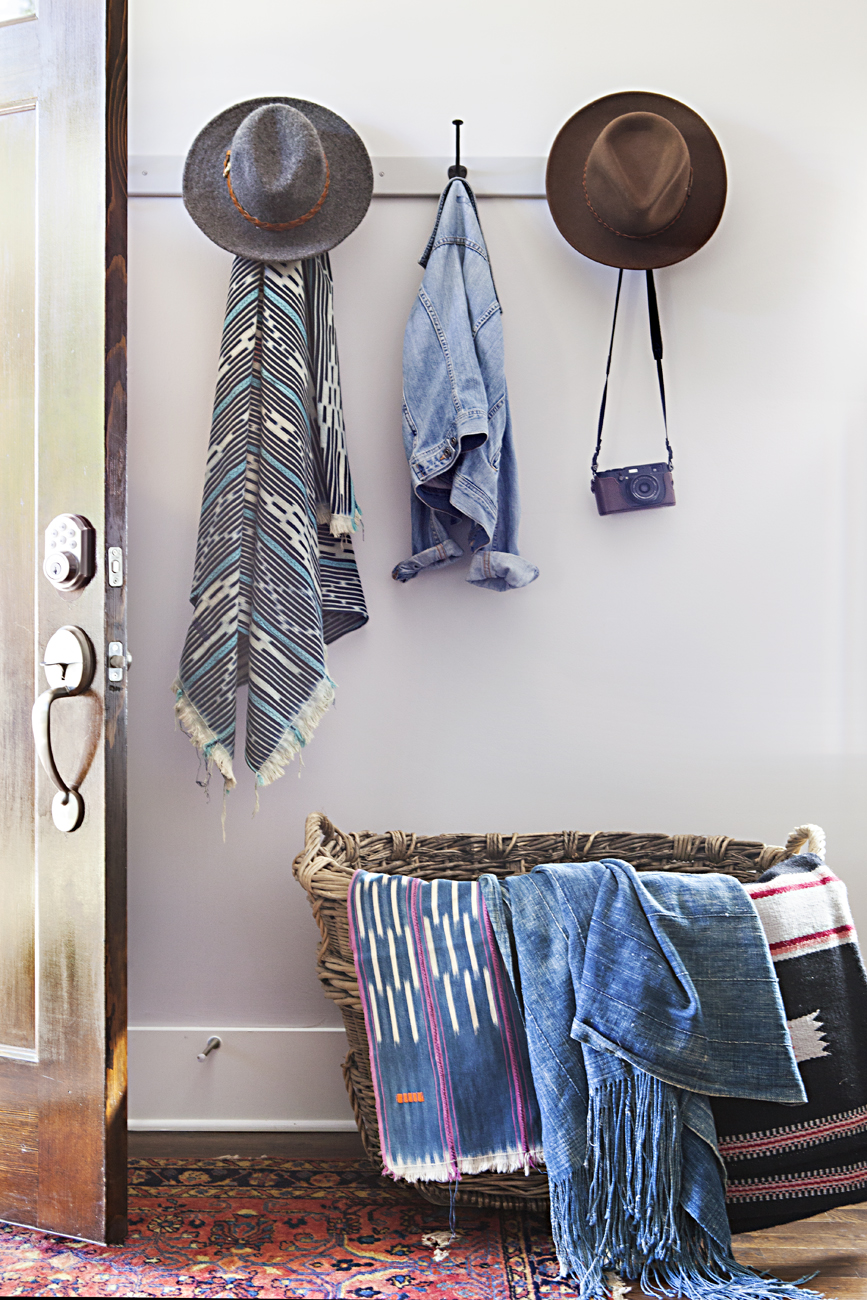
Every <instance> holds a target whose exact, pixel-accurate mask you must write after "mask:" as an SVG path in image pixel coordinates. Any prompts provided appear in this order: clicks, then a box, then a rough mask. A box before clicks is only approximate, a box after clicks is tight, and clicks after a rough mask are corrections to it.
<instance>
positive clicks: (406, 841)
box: [293, 813, 824, 1209]
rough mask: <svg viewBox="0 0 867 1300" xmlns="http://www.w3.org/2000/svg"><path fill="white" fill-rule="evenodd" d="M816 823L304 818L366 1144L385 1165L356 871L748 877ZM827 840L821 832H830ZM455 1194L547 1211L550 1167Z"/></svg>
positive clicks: (425, 1190) (471, 1180)
mask: <svg viewBox="0 0 867 1300" xmlns="http://www.w3.org/2000/svg"><path fill="white" fill-rule="evenodd" d="M814 829H815V828H813V827H799V828H798V829H797V830H796V831H793V832H792V834H791V835H790V836H789V840H788V843H787V845H786V848H780V847H777V846H776V845H770V844H759V843H755V842H753V841H750V840H733V839H726V838H725V837H724V836H721V835H718V836H714V837H705V836H702V835H638V834H631V833H628V832H612V833H609V832H607V831H596V832H595V833H594V834H592V835H586V834H582V833H579V832H577V831H560V832H553V833H551V834H548V835H512V836H508V835H408V834H406V833H405V832H404V831H388V832H386V833H385V834H384V835H373V834H371V833H370V832H368V831H362V832H361V833H360V834H358V833H350V834H347V833H345V832H344V831H340V830H338V829H337V827H336V826H334V825H332V823H331V822H330V821H329V820H328V818H327V817H326V816H324V814H322V813H313V814H312V815H311V816H310V817H308V818H307V824H306V828H305V847H304V852H303V853H299V855H298V857H297V858H296V859H295V862H294V866H293V869H294V872H295V875H296V877H297V879H298V880H299V881H300V883H301V884H302V885H303V886H304V888H305V889H306V890H307V893H308V895H309V898H310V902H311V905H312V907H313V915H314V917H315V918H316V922H317V924H318V926H319V929H320V930H321V932H322V942H321V944H320V945H319V965H318V968H317V969H318V973H319V978H320V980H321V981H322V984H323V987H324V990H325V996H326V997H329V998H331V999H332V1000H333V1001H334V1002H336V1003H337V1005H338V1006H339V1007H340V1010H341V1012H342V1013H343V1021H344V1024H345V1025H346V1034H347V1037H348V1039H349V1052H348V1054H347V1057H346V1060H345V1061H344V1063H343V1076H344V1080H345V1082H346V1088H347V1091H348V1093H349V1097H350V1100H351V1102H352V1109H353V1111H354V1112H355V1119H356V1122H357V1124H358V1131H359V1133H360V1134H361V1140H362V1142H363V1143H364V1148H365V1151H366V1152H367V1154H368V1156H370V1158H371V1159H372V1160H375V1161H377V1162H379V1163H380V1164H381V1156H380V1147H379V1129H378V1127H377V1121H376V1103H375V1100H374V1093H373V1081H372V1079H371V1074H370V1057H369V1055H368V1043H367V1034H366V1032H365V1028H364V1013H363V1011H362V1006H361V999H360V997H359V994H358V983H357V981H356V978H355V965H354V963H353V960H352V948H351V947H350V943H349V923H348V920H347V915H346V898H347V894H348V892H349V882H350V880H351V879H352V874H353V872H354V871H357V870H358V869H359V868H364V870H366V871H381V872H385V873H386V874H388V875H401V876H419V877H421V878H422V879H423V880H433V879H435V878H444V879H447V880H475V879H476V878H477V877H478V876H480V875H481V874H482V873H483V872H486V871H489V872H492V873H493V874H494V875H497V876H513V875H517V874H519V873H521V872H524V871H530V870H532V868H533V867H535V866H537V865H538V864H539V863H540V862H593V861H598V859H599V858H603V857H610V858H623V859H624V860H625V861H626V862H631V863H632V865H633V866H634V867H635V868H636V869H637V870H638V871H690V872H708V871H715V872H722V873H724V874H726V875H730V876H736V877H737V878H738V880H742V881H750V880H754V879H755V878H756V877H757V876H759V875H761V873H762V872H763V871H767V869H768V868H769V867H771V866H773V865H774V863H776V862H779V861H781V860H782V859H783V858H784V857H785V856H787V854H789V853H792V852H796V851H797V849H798V848H800V847H801V845H803V844H804V843H806V842H808V840H809V841H810V842H811V843H812V832H813V831H814ZM823 838H824V837H823ZM417 1186H418V1190H419V1191H420V1192H421V1193H422V1195H423V1196H426V1197H427V1199H428V1200H430V1201H434V1202H435V1203H437V1204H447V1203H448V1199H449V1190H448V1185H447V1184H445V1183H423V1184H422V1183H420V1184H417ZM457 1200H458V1202H460V1203H463V1204H465V1205H479V1206H484V1207H490V1208H500V1209H516V1208H519V1207H525V1208H528V1209H544V1208H547V1205H548V1179H547V1176H546V1175H545V1174H544V1173H534V1174H530V1176H529V1177H526V1176H525V1175H523V1174H474V1175H471V1176H466V1177H464V1178H462V1179H461V1181H460V1183H459V1185H458V1192H457Z"/></svg>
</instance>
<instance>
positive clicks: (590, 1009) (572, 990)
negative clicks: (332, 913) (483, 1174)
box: [479, 860, 816, 1300]
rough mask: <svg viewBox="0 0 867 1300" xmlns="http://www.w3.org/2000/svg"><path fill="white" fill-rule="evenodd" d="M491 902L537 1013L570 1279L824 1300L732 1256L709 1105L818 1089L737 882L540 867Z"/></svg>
mask: <svg viewBox="0 0 867 1300" xmlns="http://www.w3.org/2000/svg"><path fill="white" fill-rule="evenodd" d="M479 883H480V888H481V891H482V896H483V897H484V899H485V901H486V904H487V908H488V913H489V915H490V917H491V922H492V925H493V927H494V931H495V933H496V936H497V941H498V943H499V944H500V949H501V952H502V955H503V959H504V963H505V965H506V967H507V969H508V970H509V973H510V976H511V977H512V979H513V982H514V985H515V989H516V992H517V994H518V996H519V998H520V999H521V1000H522V1003H523V1009H524V1015H525V1022H526V1029H527V1037H528V1042H529V1051H530V1062H531V1066H532V1072H533V1082H534V1084H535V1088H536V1093H537V1096H538V1099H539V1107H540V1110H541V1116H542V1137H543V1145H544V1152H545V1163H546V1165H547V1168H548V1176H549V1181H550V1186H551V1223H552V1229H553V1235H554V1241H555V1245H556V1249H557V1255H558V1258H559V1260H560V1266H561V1274H562V1276H567V1275H571V1276H573V1277H575V1278H577V1279H578V1282H579V1294H580V1296H581V1300H604V1297H606V1296H607V1295H608V1294H609V1291H608V1289H607V1288H606V1286H605V1282H604V1274H605V1272H606V1271H608V1270H613V1271H615V1272H619V1273H621V1274H622V1275H624V1276H625V1277H628V1278H633V1279H640V1283H641V1286H642V1288H643V1289H644V1290H645V1291H646V1292H647V1293H648V1294H650V1295H664V1296H675V1295H680V1296H685V1297H688V1298H689V1300H780V1298H781V1297H793V1298H794V1297H802V1298H803V1297H806V1296H813V1297H815V1294H816V1293H814V1292H804V1291H802V1290H798V1289H796V1287H795V1285H794V1284H791V1283H785V1282H779V1281H777V1280H776V1279H773V1278H764V1277H760V1276H759V1275H758V1274H756V1273H754V1272H753V1271H752V1270H751V1269H748V1268H745V1267H743V1266H742V1265H739V1264H738V1263H737V1262H736V1261H735V1259H734V1258H733V1256H732V1253H731V1234H730V1231H729V1226H728V1221H727V1218H726V1210H725V1200H724V1190H723V1174H722V1163H721V1161H720V1158H719V1153H718V1151H717V1148H716V1131H715V1128H714V1123H713V1117H712V1114H711V1111H710V1105H709V1102H708V1100H707V1096H706V1095H704V1094H708V1093H711V1094H714V1095H728V1096H737V1097H756V1098H763V1099H765V1100H774V1101H777V1102H788V1103H798V1102H802V1101H803V1100H804V1090H803V1086H802V1084H801V1079H800V1075H799V1073H798V1069H797V1066H796V1063H795V1058H794V1055H793V1053H792V1048H791V1043H790V1041H789V1038H788V1034H787V1031H786V1023H785V1018H784V1014H783V1008H782V1002H781V999H780V993H779V989H778V986H777V982H776V979H775V977H774V972H773V968H772V966H771V961H770V957H769V954H768V949H767V944H766V942H765V938H764V935H763V932H762V929H761V925H760V923H759V920H758V917H757V916H756V912H755V909H754V908H753V906H752V903H751V902H750V899H749V898H748V896H747V894H746V892H745V890H744V889H743V888H742V886H741V885H740V884H739V883H738V882H737V881H736V880H734V879H732V878H731V877H727V876H717V875H702V876H684V875H676V874H662V873H642V874H641V876H640V877H639V875H638V874H637V873H636V872H635V870H634V869H633V868H632V867H630V866H629V865H628V864H627V863H625V862H619V861H616V860H607V861H605V862H601V863H599V862H594V863H584V864H580V865H574V866H548V867H537V868H536V869H535V870H534V871H533V872H532V873H531V874H529V875H527V876H518V877H510V878H509V879H507V880H505V881H503V882H502V884H501V882H500V881H499V880H498V879H497V878H496V877H494V876H482V878H481V880H480V882H479Z"/></svg>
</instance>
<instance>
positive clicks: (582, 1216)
mask: <svg viewBox="0 0 867 1300" xmlns="http://www.w3.org/2000/svg"><path fill="white" fill-rule="evenodd" d="M681 1140H682V1138H681V1118H680V1110H679V1107H678V1103H677V1098H676V1096H675V1094H674V1092H673V1090H672V1089H671V1088H670V1087H669V1086H668V1085H667V1084H664V1083H662V1082H661V1081H660V1080H658V1079H655V1078H653V1076H651V1075H648V1074H645V1073H644V1072H643V1071H634V1072H632V1073H630V1075H629V1076H628V1077H626V1078H615V1079H610V1080H608V1081H607V1082H606V1083H604V1084H603V1085H602V1086H600V1087H598V1088H595V1089H593V1091H592V1092H591V1095H590V1104H589V1107H588V1113H587V1152H588V1155H587V1162H586V1165H585V1166H584V1167H579V1168H578V1169H577V1170H573V1171H572V1173H570V1174H569V1175H567V1177H565V1178H562V1179H559V1180H555V1179H554V1178H550V1177H549V1182H550V1188H551V1225H552V1230H553V1235H554V1244H555V1247H556V1250H557V1257H558V1259H559V1260H560V1267H561V1276H563V1277H566V1276H568V1275H572V1276H574V1277H576V1278H577V1279H578V1282H579V1296H580V1300H606V1298H607V1297H608V1296H610V1294H611V1292H610V1287H609V1286H608V1284H607V1283H606V1279H605V1274H606V1273H611V1272H613V1273H619V1274H620V1275H621V1277H625V1278H630V1279H632V1280H636V1281H639V1282H640V1285H641V1288H642V1290H643V1291H644V1292H645V1293H646V1294H647V1295H649V1296H659V1297H663V1296H665V1297H674V1296H681V1297H684V1300H799V1298H800V1300H821V1297H820V1296H819V1293H818V1292H815V1291H804V1290H801V1289H800V1286H799V1283H797V1282H782V1281H778V1280H777V1279H776V1278H772V1277H765V1276H762V1275H761V1274H759V1273H756V1272H754V1271H753V1270H752V1269H750V1268H747V1267H746V1266H745V1265H742V1264H739V1263H738V1262H737V1261H736V1260H735V1258H734V1256H733V1255H732V1254H731V1251H730V1249H729V1248H728V1246H723V1245H722V1244H721V1243H720V1242H718V1241H716V1240H715V1239H714V1238H713V1237H712V1236H711V1235H710V1233H708V1232H707V1231H706V1230H705V1229H704V1228H702V1227H701V1226H700V1224H698V1223H696V1221H695V1220H694V1219H693V1218H692V1216H691V1215H689V1214H688V1213H687V1211H686V1210H685V1209H684V1208H683V1206H682V1205H681V1203H680V1151H681ZM807 1280H808V1279H806V1278H801V1279H800V1281H801V1282H803V1281H807Z"/></svg>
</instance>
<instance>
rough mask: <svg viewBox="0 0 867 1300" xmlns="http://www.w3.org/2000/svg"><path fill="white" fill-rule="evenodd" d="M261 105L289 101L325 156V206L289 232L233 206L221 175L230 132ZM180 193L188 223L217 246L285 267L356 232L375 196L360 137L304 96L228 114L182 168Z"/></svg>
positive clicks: (268, 99)
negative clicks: (258, 222) (264, 227)
mask: <svg viewBox="0 0 867 1300" xmlns="http://www.w3.org/2000/svg"><path fill="white" fill-rule="evenodd" d="M263 104H289V105H290V106H291V107H292V108H296V109H297V110H298V111H299V113H303V114H304V116H305V117H307V118H309V120H310V121H311V122H312V123H313V125H314V126H315V127H316V130H317V131H318V132H319V138H320V140H321V141H322V148H323V151H324V153H325V157H326V158H327V159H328V167H329V171H330V181H329V186H328V194H327V196H326V199H325V202H324V203H323V204H322V207H321V208H320V210H319V211H318V212H317V214H316V216H315V217H311V218H310V220H309V221H305V222H304V224H303V225H301V226H296V227H295V229H294V230H279V231H278V230H261V229H260V228H259V227H258V226H254V225H253V223H252V222H251V221H248V220H247V218H246V217H244V216H243V215H242V214H241V213H240V212H239V211H238V209H237V208H236V207H235V205H234V203H233V202H232V199H231V196H230V194H229V187H228V186H227V184H226V178H225V176H224V175H223V164H224V162H225V158H226V150H227V149H228V148H229V147H230V146H231V143H232V139H233V137H234V134H235V132H236V131H237V129H238V127H239V126H240V125H241V123H242V122H243V120H244V118H245V117H247V116H248V114H250V113H252V112H253V110H254V109H257V108H261V107H262V105H263ZM183 193H184V204H185V206H186V209H187V211H188V212H189V214H190V216H191V217H192V219H193V221H195V223H196V225H197V226H198V227H199V229H200V230H203V231H204V232H205V234H206V235H207V236H208V238H209V239H212V240H213V241H214V243H215V244H219V245H220V247H221V248H225V249H228V251H229V252H230V253H236V254H237V255H238V256H239V257H249V258H251V259H252V260H253V261H256V262H288V261H294V260H295V259H297V258H301V257H315V256H316V254H317V253H325V252H327V251H328V250H329V249H330V248H334V246H335V245H336V244H339V243H340V242H341V240H343V239H345V238H346V236H347V235H349V234H350V233H351V232H352V231H353V230H354V229H355V227H356V226H357V225H358V223H359V222H360V221H361V219H362V217H363V216H364V214H365V213H366V212H367V209H368V208H369V207H370V200H371V198H372V197H373V167H372V165H371V162H370V158H369V156H368V153H367V150H366V149H365V147H364V145H363V143H362V141H361V137H360V136H359V135H358V134H357V132H355V131H353V129H352V127H351V126H350V125H349V123H348V122H346V121H344V119H343V118H342V117H339V116H338V114H337V113H332V112H331V110H330V109H328V108H323V107H322V105H321V104H312V103H310V102H309V100H306V99H291V98H290V97H289V96H286V95H268V96H265V97H264V98H262V99H246V100H244V102H243V103H241V104H235V105H233V107H232V108H227V109H225V110H224V111H223V112H222V113H218V114H217V116H216V117H215V118H213V120H212V121H210V122H209V123H208V125H207V126H206V127H204V128H203V129H202V130H201V131H200V132H199V134H198V135H197V136H196V138H195V140H194V141H193V143H192V145H191V147H190V151H189V153H188V154H187V160H186V163H185V164H184V185H183ZM254 215H255V214H254Z"/></svg>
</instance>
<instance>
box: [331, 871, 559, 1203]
mask: <svg viewBox="0 0 867 1300" xmlns="http://www.w3.org/2000/svg"><path fill="white" fill-rule="evenodd" d="M348 912H349V930H350V938H351V941H352V951H353V955H354V957H355V968H356V972H357V975H358V987H359V991H360V993H361V1001H362V1004H363V1007H364V1019H365V1024H366V1026H367V1037H368V1041H369V1044H370V1070H371V1075H372V1077H373V1084H374V1091H375V1094H376V1113H377V1118H378V1120H379V1135H380V1144H381V1148H382V1159H383V1165H384V1167H385V1172H386V1173H388V1174H391V1176H392V1177H393V1178H406V1179H409V1180H410V1181H413V1182H415V1181H421V1182H428V1181H435V1182H450V1183H454V1182H456V1181H457V1180H458V1179H460V1177H461V1175H462V1174H475V1173H483V1172H485V1171H488V1170H489V1171H493V1172H497V1173H512V1172H515V1171H517V1170H524V1171H525V1172H526V1173H529V1171H530V1168H531V1167H532V1166H533V1165H534V1164H535V1163H536V1162H537V1161H538V1160H539V1159H540V1158H541V1131H542V1130H541V1121H540V1118H539V1107H538V1103H537V1101H536V1095H535V1092H534V1091H533V1083H532V1079H531V1076H530V1061H529V1056H528V1052H527V1039H526V1035H525V1034H524V1030H523V1026H522V1024H521V1016H520V1012H519V1010H518V1004H517V1001H516V998H515V994H514V991H513V989H512V985H511V983H510V981H509V978H508V976H507V974H506V972H505V969H504V967H503V963H502V960H501V958H500V954H499V950H498V947H497V941H496V939H495V937H494V933H493V930H492V928H491V923H490V920H489V918H488V915H487V912H486V910H485V906H484V903H483V902H482V900H481V896H480V893H479V886H478V884H477V882H475V881H473V882H472V883H470V882H458V881H456V880H434V881H431V882H428V881H423V880H416V879H412V878H410V877H408V876H387V875H379V874H373V873H370V872H367V871H357V872H356V873H355V875H354V876H353V877H352V881H351V882H350V886H349V899H348Z"/></svg>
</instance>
